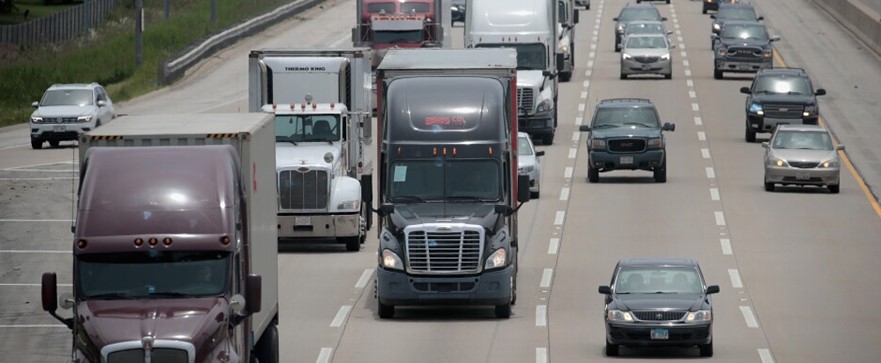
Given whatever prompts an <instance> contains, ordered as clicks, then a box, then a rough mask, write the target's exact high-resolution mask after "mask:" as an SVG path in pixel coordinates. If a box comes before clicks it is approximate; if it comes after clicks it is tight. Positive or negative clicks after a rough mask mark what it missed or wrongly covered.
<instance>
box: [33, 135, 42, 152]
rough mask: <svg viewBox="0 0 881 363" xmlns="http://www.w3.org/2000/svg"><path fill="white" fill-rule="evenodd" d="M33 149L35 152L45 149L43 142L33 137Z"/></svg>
mask: <svg viewBox="0 0 881 363" xmlns="http://www.w3.org/2000/svg"><path fill="white" fill-rule="evenodd" d="M31 148H32V149H34V150H40V149H42V148H43V140H40V139H39V138H36V137H31Z"/></svg>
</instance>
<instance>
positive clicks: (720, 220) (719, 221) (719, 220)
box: [713, 211, 725, 226]
mask: <svg viewBox="0 0 881 363" xmlns="http://www.w3.org/2000/svg"><path fill="white" fill-rule="evenodd" d="M713 214H715V215H716V225H717V226H724V225H725V213H724V212H720V211H715V212H713Z"/></svg>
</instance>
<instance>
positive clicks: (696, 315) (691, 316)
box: [685, 310, 713, 322]
mask: <svg viewBox="0 0 881 363" xmlns="http://www.w3.org/2000/svg"><path fill="white" fill-rule="evenodd" d="M710 320H713V312H712V311H709V310H698V311H689V312H688V314H685V321H687V322H695V321H710Z"/></svg>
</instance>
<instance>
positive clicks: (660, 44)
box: [621, 34, 675, 79]
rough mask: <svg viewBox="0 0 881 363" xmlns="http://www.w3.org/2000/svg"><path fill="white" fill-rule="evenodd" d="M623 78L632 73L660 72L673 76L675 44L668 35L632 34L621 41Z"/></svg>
mask: <svg viewBox="0 0 881 363" xmlns="http://www.w3.org/2000/svg"><path fill="white" fill-rule="evenodd" d="M621 44H622V47H621V79H626V78H627V77H628V76H630V75H632V74H660V75H663V76H664V78H666V79H671V78H673V60H672V54H671V53H670V49H672V48H674V47H675V46H674V45H673V44H670V41H669V40H668V39H667V35H661V34H632V35H630V36H628V37H627V38H624V40H623V41H622V42H621Z"/></svg>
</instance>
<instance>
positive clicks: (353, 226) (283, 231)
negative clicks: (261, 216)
mask: <svg viewBox="0 0 881 363" xmlns="http://www.w3.org/2000/svg"><path fill="white" fill-rule="evenodd" d="M360 232H361V215H360V214H358V213H355V214H319V215H292V214H284V215H279V216H278V238H327V237H356V236H359V235H360Z"/></svg>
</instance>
